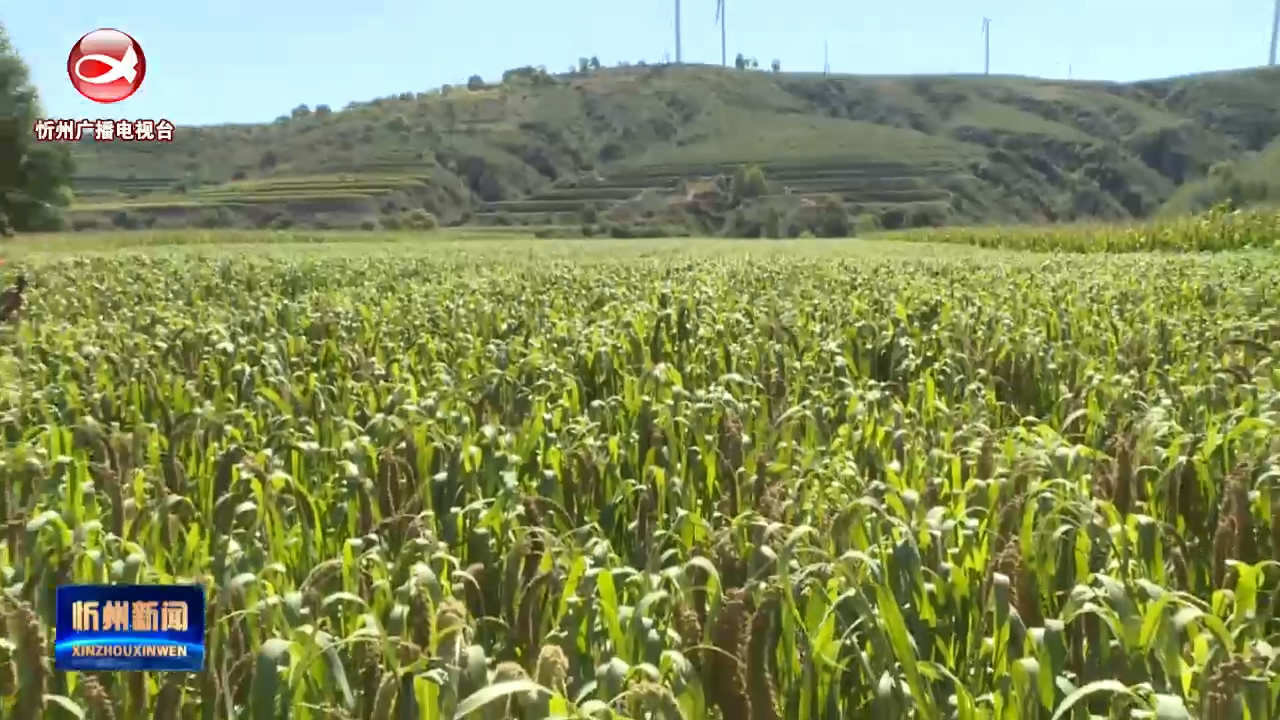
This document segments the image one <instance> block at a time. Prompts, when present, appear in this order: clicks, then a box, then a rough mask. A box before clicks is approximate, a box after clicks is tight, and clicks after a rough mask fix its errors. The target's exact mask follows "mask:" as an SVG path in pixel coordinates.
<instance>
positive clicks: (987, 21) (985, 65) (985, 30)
mask: <svg viewBox="0 0 1280 720" xmlns="http://www.w3.org/2000/svg"><path fill="white" fill-rule="evenodd" d="M1277 2H1280V0H1277ZM982 36H983V44H984V50H983V52H984V54H983V62H982V74H983V75H990V74H991V18H985V17H984V18H982Z"/></svg>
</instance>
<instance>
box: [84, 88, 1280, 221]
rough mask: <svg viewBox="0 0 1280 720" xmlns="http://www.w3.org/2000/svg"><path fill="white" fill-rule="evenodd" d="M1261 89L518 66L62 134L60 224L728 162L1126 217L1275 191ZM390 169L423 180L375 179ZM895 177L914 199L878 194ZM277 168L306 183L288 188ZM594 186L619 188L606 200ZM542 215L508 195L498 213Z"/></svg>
mask: <svg viewBox="0 0 1280 720" xmlns="http://www.w3.org/2000/svg"><path fill="white" fill-rule="evenodd" d="M1277 98H1280V72H1277V71H1276V70H1275V69H1274V68H1261V69H1253V70H1245V71H1239V72H1234V73H1219V74H1208V75H1198V76H1191V77H1185V78H1172V79H1167V80H1153V81H1148V82H1141V83H1130V84H1111V83H1097V82H1071V81H1063V80H1053V79H1035V78H1021V77H981V76H914V77H873V76H823V75H814V74H805V73H768V72H748V71H731V70H725V69H722V68H718V67H706V66H645V67H627V68H613V69H604V70H599V71H595V72H591V73H587V74H574V75H555V76H546V75H543V76H539V78H538V79H536V80H535V79H533V76H530V75H528V74H524V75H520V74H515V75H512V76H511V77H509V78H507V79H506V80H504V81H503V82H500V83H497V82H495V83H492V84H490V85H487V86H486V87H484V88H483V89H480V90H477V91H468V90H466V89H464V88H448V89H445V88H441V89H439V90H433V91H431V92H425V93H403V94H400V95H398V96H392V97H386V98H379V99H376V100H372V101H370V102H368V103H359V104H354V105H353V106H351V107H349V108H346V109H342V110H336V109H335V110H333V111H329V110H328V109H327V108H325V109H324V111H322V112H321V111H318V110H319V109H318V108H317V109H315V110H313V109H312V108H309V107H306V106H302V107H299V108H295V112H293V113H290V114H289V115H282V116H281V117H279V118H278V119H277V120H276V121H275V122H273V123H262V124H256V125H236V126H213V127H200V128H181V129H180V132H179V133H178V134H177V135H176V139H175V142H173V143H172V144H168V143H166V144H162V145H159V146H154V145H140V144H134V143H110V144H107V143H100V144H96V143H93V142H85V143H82V144H80V145H79V146H77V147H76V148H75V155H76V160H77V163H78V168H79V169H78V177H77V180H76V183H75V186H76V191H77V195H78V197H79V198H80V201H81V203H82V204H80V205H79V206H77V207H76V208H75V211H74V213H73V220H74V222H75V223H76V225H77V227H80V228H86V229H101V228H108V227H112V226H120V227H140V228H165V227H179V226H186V227H190V226H241V227H264V228H265V227H276V226H279V225H282V224H286V223H293V224H295V225H300V226H301V225H308V224H311V225H315V226H317V227H320V226H328V227H345V228H356V227H360V226H362V225H365V226H372V225H375V224H377V223H382V224H383V225H385V226H390V225H394V224H395V218H397V217H398V216H400V215H402V214H403V213H405V212H406V211H409V210H412V209H415V208H421V209H424V210H426V211H428V212H431V213H433V214H435V215H436V216H437V217H439V218H440V219H441V220H442V221H444V222H445V223H447V224H453V223H463V222H467V223H492V222H496V218H495V217H494V213H493V212H489V210H488V209H486V204H487V203H497V202H512V201H517V202H530V201H531V202H541V201H544V200H552V199H554V200H556V201H558V202H562V203H565V205H563V207H566V208H568V207H570V205H569V203H575V202H576V203H578V205H575V206H574V208H575V209H577V208H580V207H581V206H582V205H585V204H588V203H590V204H593V205H599V206H601V207H602V208H608V207H611V206H616V205H618V204H620V203H625V202H626V201H627V200H628V199H630V198H631V197H633V196H634V195H635V194H637V193H638V192H639V191H640V190H644V189H650V190H664V189H671V188H672V186H673V185H674V184H675V183H676V182H678V181H679V180H681V179H686V178H697V177H701V176H704V175H707V174H715V173H720V172H724V171H725V170H726V168H728V169H730V170H731V169H732V168H733V167H734V166H736V165H740V164H744V163H759V164H765V165H769V166H770V171H769V174H770V177H773V176H774V174H775V173H777V174H778V177H777V181H778V182H779V183H782V184H786V185H789V186H793V187H794V189H795V192H796V193H797V194H802V195H803V194H809V193H822V192H826V190H824V189H821V188H820V187H817V186H810V187H806V182H807V181H809V180H819V179H822V178H823V177H824V176H826V175H828V174H829V173H830V172H832V171H835V172H840V173H846V174H847V176H848V177H850V178H857V179H858V180H859V181H860V182H858V183H855V184H853V185H851V186H848V187H846V188H844V190H845V192H841V193H840V194H841V196H842V199H843V200H844V201H845V202H846V203H847V204H849V205H850V206H851V207H854V208H856V211H857V212H859V213H865V214H874V215H884V214H886V213H893V212H895V211H901V210H903V209H907V210H910V209H913V208H912V207H911V205H912V203H916V202H919V201H921V200H926V199H927V201H933V200H934V199H936V198H943V201H942V202H940V203H938V204H937V206H936V207H934V208H931V209H930V211H929V212H919V213H914V215H915V216H917V217H919V218H921V220H920V222H921V224H936V223H937V221H938V218H939V217H941V219H942V220H944V221H946V222H948V223H952V224H956V223H959V224H964V223H990V222H1033V223H1035V222H1044V221H1062V220H1115V219H1128V218H1132V217H1134V216H1139V217H1146V216H1149V215H1152V214H1154V213H1156V212H1157V211H1159V210H1161V209H1162V208H1167V209H1168V210H1169V211H1170V212H1174V211H1176V212H1186V211H1196V210H1201V209H1204V208H1205V207H1208V206H1210V205H1212V204H1214V203H1215V202H1217V201H1219V200H1222V199H1223V198H1224V197H1225V196H1228V195H1232V194H1233V193H1232V192H1231V189H1230V188H1229V187H1227V186H1226V185H1224V184H1223V183H1222V182H1219V181H1216V180H1210V179H1209V177H1208V173H1209V170H1210V169H1211V168H1212V167H1214V166H1215V165H1216V166H1221V167H1230V168H1234V171H1235V172H1236V173H1237V174H1238V175H1240V176H1241V177H1247V178H1252V179H1254V180H1255V181H1256V182H1254V186H1256V187H1255V188H1254V189H1255V190H1257V192H1254V191H1253V190H1251V191H1250V193H1247V194H1249V195H1250V196H1251V197H1252V195H1257V194H1261V195H1262V196H1268V195H1269V196H1270V197H1272V198H1275V197H1280V189H1276V188H1274V187H1273V183H1274V181H1273V180H1272V179H1271V178H1273V177H1274V173H1271V174H1268V173H1267V172H1266V170H1267V169H1268V168H1269V167H1271V164H1272V163H1269V162H1268V161H1266V160H1259V156H1260V155H1264V154H1265V152H1266V148H1267V146H1268V143H1271V144H1272V147H1273V149H1274V147H1275V142H1276V140H1275V139H1276V137H1277V136H1278V135H1280V120H1277V118H1280V99H1277ZM286 109H287V108H280V110H286ZM343 174H347V175H350V176H352V177H354V178H356V182H357V183H359V184H361V185H363V186H365V187H364V188H363V189H362V190H361V198H362V200H361V201H353V199H352V196H351V192H352V190H351V188H350V187H344V186H342V185H341V184H335V183H334V178H335V176H338V175H343ZM395 176H398V177H402V178H416V179H417V180H415V181H414V182H413V183H409V184H388V183H387V178H388V177H395ZM904 182H910V183H913V184H914V185H915V186H916V187H913V188H911V190H918V191H919V194H916V195H914V196H913V195H910V194H907V195H897V196H894V195H885V194H884V192H885V191H886V190H892V189H893V188H892V186H894V185H900V184H901V183H904ZM566 184H572V186H573V187H564V185H566ZM284 185H288V186H289V188H290V189H289V190H288V192H292V193H295V194H296V193H302V194H303V197H301V198H297V197H294V198H288V197H282V196H281V195H280V194H279V193H284V192H286V191H285V190H283V189H281V188H283V186H284ZM818 185H820V183H819V184H818ZM268 186H276V187H277V189H278V191H279V192H278V193H277V192H276V191H268V189H267V187H268ZM605 187H610V188H619V187H631V188H633V189H634V190H635V192H633V193H631V194H621V195H615V194H612V193H610V194H606V195H601V194H600V190H601V189H602V188H605ZM578 188H581V189H582V192H580V193H579V192H577V189H578ZM551 191H554V192H555V195H554V196H551V197H548V196H547V195H545V193H547V192H551ZM1235 194H1239V193H1235ZM327 200H331V201H332V202H331V203H329V204H330V205H331V206H332V207H329V206H327V205H326V201H327ZM299 201H305V202H299ZM543 214H544V211H543V209H542V208H539V207H536V206H511V207H510V208H509V209H505V210H504V220H506V221H511V222H516V223H540V222H542V221H543V220H544V218H543V217H542V215H543Z"/></svg>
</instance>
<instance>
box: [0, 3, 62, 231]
mask: <svg viewBox="0 0 1280 720" xmlns="http://www.w3.org/2000/svg"><path fill="white" fill-rule="evenodd" d="M39 119H41V111H40V102H39V97H38V94H37V93H36V89H35V88H34V87H33V86H32V85H31V79H30V73H29V71H28V69H27V65H26V63H24V62H23V61H22V58H20V57H18V54H17V51H15V50H14V48H13V45H12V44H11V43H10V42H9V35H8V33H6V32H5V29H4V26H3V25H0V233H5V234H7V233H9V232H11V231H13V230H17V231H19V232H21V231H42V230H59V229H62V228H63V227H64V225H65V218H64V216H63V209H64V208H66V206H68V205H70V204H71V174H72V171H73V166H72V162H71V151H70V149H69V147H68V146H67V145H64V144H62V143H37V142H36V141H35V133H34V128H35V123H36V121H37V120H39Z"/></svg>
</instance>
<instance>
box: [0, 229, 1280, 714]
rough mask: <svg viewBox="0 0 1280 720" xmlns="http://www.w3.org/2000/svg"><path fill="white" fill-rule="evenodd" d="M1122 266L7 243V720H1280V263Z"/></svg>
mask: <svg viewBox="0 0 1280 720" xmlns="http://www.w3.org/2000/svg"><path fill="white" fill-rule="evenodd" d="M1239 218H1240V216H1225V215H1224V216H1220V217H1218V218H1217V222H1218V223H1219V224H1220V227H1221V228H1226V227H1228V226H1229V224H1230V223H1233V222H1240V219H1239ZM1273 230H1274V227H1273V226H1272V227H1266V228H1263V229H1261V230H1259V232H1263V233H1272V234H1271V235H1270V236H1269V237H1270V239H1272V240H1275V239H1277V238H1280V234H1277V233H1274V232H1273ZM1102 231H1103V229H1102V228H1077V229H1076V230H1075V232H1077V233H1078V234H1079V235H1080V237H1079V238H1077V239H1073V240H1064V239H1061V238H1060V239H1059V240H1058V241H1056V244H1059V245H1062V246H1064V247H1063V248H1061V249H1067V250H1073V252H1066V253H1060V252H1055V253H1045V252H1026V251H1019V250H1008V249H1000V248H998V247H993V248H984V247H975V246H974V245H975V244H974V243H971V242H969V241H967V240H959V241H957V240H956V238H955V237H952V236H949V235H947V234H945V233H939V234H937V235H936V236H935V238H934V240H942V241H943V242H934V241H931V240H930V238H928V237H926V236H922V235H913V236H910V237H909V238H908V239H909V240H910V241H907V242H902V241H896V240H888V239H867V240H786V241H766V240H760V241H724V240H704V239H670V240H643V241H614V240H600V241H590V240H534V239H531V238H513V237H511V236H510V235H506V236H503V235H499V234H495V233H491V232H490V233H477V232H473V233H459V232H437V233H430V234H422V233H417V234H411V233H404V234H396V235H384V234H377V233H311V232H292V233H284V232H281V233H249V232H245V233H226V232H188V233H181V234H175V233H164V232H150V233H147V232H139V233H114V234H88V233H86V234H76V235H66V236H58V237H35V238H32V237H28V238H21V239H19V240H16V241H13V242H12V243H10V244H8V245H6V246H5V248H4V251H5V257H6V258H7V262H6V265H5V270H6V272H15V271H18V270H21V271H25V272H26V273H27V274H28V275H29V276H31V278H32V279H33V288H32V290H31V291H30V298H29V301H30V306H29V308H28V309H27V311H26V315H25V317H24V319H23V322H22V323H21V325H20V326H18V327H17V328H16V329H14V328H9V329H5V330H4V331H3V333H2V334H0V432H3V434H4V437H5V445H4V447H3V449H2V450H0V476H2V480H3V482H0V515H2V516H3V517H4V518H5V520H6V524H5V526H4V528H3V534H2V535H0V584H2V585H3V594H2V595H0V609H2V611H3V616H4V627H5V629H6V633H5V634H4V635H3V636H0V716H3V717H6V718H8V717H13V718H24V719H25V718H36V717H43V718H49V719H50V720H61V719H62V718H89V719H90V720H107V719H109V718H111V719H120V720H144V719H146V720H152V719H154V720H178V719H181V720H197V719H199V720H215V719H216V720H221V719H222V718H236V719H240V718H244V719H247V720H274V719H276V718H280V717H290V718H294V719H299V720H320V719H322V718H324V719H330V718H344V719H346V718H350V719H359V720H388V719H390V718H417V719H425V720H440V719H444V720H447V719H449V718H467V719H470V720H488V719H490V718H492V719H494V720H498V719H500V718H513V719H514V718H520V719H522V720H530V719H538V720H543V719H547V718H552V717H573V718H631V719H634V720H642V719H649V720H658V719H660V720H773V719H776V718H789V719H790V718H796V719H799V720H817V719H821V720H844V719H846V718H858V717H874V718H904V719H905V718H911V719H913V720H977V719H979V718H983V719H986V718H990V719H991V720H1006V719H1008V720H1015V719H1016V720H1024V719H1026V720H1035V719H1037V718H1039V719H1042V720H1057V719H1066V718H1069V719H1070V720H1087V719H1089V718H1094V717H1109V718H1120V717H1126V718H1127V717H1133V718H1140V717H1149V718H1159V719H1160V720H1175V719H1180V718H1185V719H1190V718H1210V719H1213V720H1217V719H1218V718H1232V719H1237V718H1238V719H1241V720H1270V719H1271V718H1275V717H1277V715H1280V657H1278V653H1277V651H1276V649H1275V648H1276V640H1275V638H1276V636H1277V633H1280V618H1277V617H1276V609H1277V606H1276V599H1277V598H1278V597H1280V572H1278V571H1277V569H1276V568H1277V563H1280V487H1278V485H1277V483H1278V482H1280V366H1277V364H1276V362H1275V359H1276V356H1277V354H1280V302H1278V296H1277V293H1278V292H1280V289H1278V287H1277V285H1276V282H1275V280H1276V278H1277V277H1280V253H1277V252H1276V251H1275V249H1274V247H1275V246H1274V245H1271V246H1269V247H1268V246H1266V245H1263V244H1259V245H1257V246H1256V247H1257V248H1264V247H1265V248H1267V249H1253V250H1227V249H1222V248H1220V247H1211V248H1204V247H1200V241H1199V240H1196V239H1195V238H1199V237H1200V235H1196V232H1201V231H1196V230H1194V229H1193V228H1189V227H1188V228H1184V232H1186V233H1188V235H1187V238H1188V239H1186V240H1185V241H1184V242H1182V243H1176V242H1172V241H1171V242H1170V243H1169V248H1167V249H1166V251H1165V252H1144V251H1137V250H1138V248H1133V247H1128V248H1120V249H1129V250H1135V251H1133V252H1126V253H1115V252H1097V250H1099V249H1100V248H1101V249H1107V248H1111V249H1117V248H1114V247H1113V244H1112V243H1109V242H1106V241H1102V240H1098V239H1096V235H1097V234H1098V233H1100V232H1102ZM989 232H990V233H992V234H991V237H996V238H1010V237H1012V238H1015V240H1013V241H1009V243H1008V244H1011V245H1014V246H1017V247H1031V248H1038V249H1047V245H1048V244H1047V243H1040V244H1038V245H1037V244H1036V243H1027V242H1025V241H1024V240H1019V239H1016V238H1025V237H1027V236H1029V234H1030V232H1031V231H1030V230H1028V231H1017V232H1007V233H1006V234H1004V235H1000V234H997V231H995V230H992V231H989ZM1061 232H1065V231H1061ZM1219 234H1221V235H1224V236H1230V237H1235V235H1232V234H1231V233H1230V232H1227V231H1225V230H1223V231H1222V232H1221V233H1219ZM1090 238H1094V239H1093V240H1090ZM981 244H983V243H978V245H981ZM986 244H991V245H998V244H1000V243H996V242H991V243H986ZM1175 246H1181V247H1184V248H1186V249H1220V250H1222V251H1220V252H1212V253H1209V252H1191V253H1183V252H1169V251H1167V250H1168V249H1171V248H1173V247H1175ZM1084 250H1090V251H1094V252H1092V253H1091V254H1086V253H1085V252H1083V251H1084ZM135 581H136V582H144V583H155V582H174V581H188V582H190V581H194V582H198V583H201V584H203V585H204V586H205V587H206V588H207V592H208V599H209V612H208V623H209V631H208V634H207V640H208V648H209V649H208V654H207V656H206V666H205V667H206V669H205V670H204V672H202V673H198V674H190V675H188V674H160V673H152V674H149V675H141V674H139V675H129V676H125V675H121V674H109V673H99V674H92V673H88V674H75V673H56V672H53V671H52V668H51V665H50V661H49V658H50V656H51V652H50V645H51V642H52V640H51V639H52V636H53V626H52V603H53V598H54V595H53V588H55V587H56V586H57V585H59V584H63V583H67V582H135ZM286 711H287V714H286Z"/></svg>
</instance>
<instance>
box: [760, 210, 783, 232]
mask: <svg viewBox="0 0 1280 720" xmlns="http://www.w3.org/2000/svg"><path fill="white" fill-rule="evenodd" d="M764 234H765V236H767V237H771V238H780V237H782V214H781V213H779V212H778V208H774V207H771V208H769V209H768V211H766V212H765V217H764Z"/></svg>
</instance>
